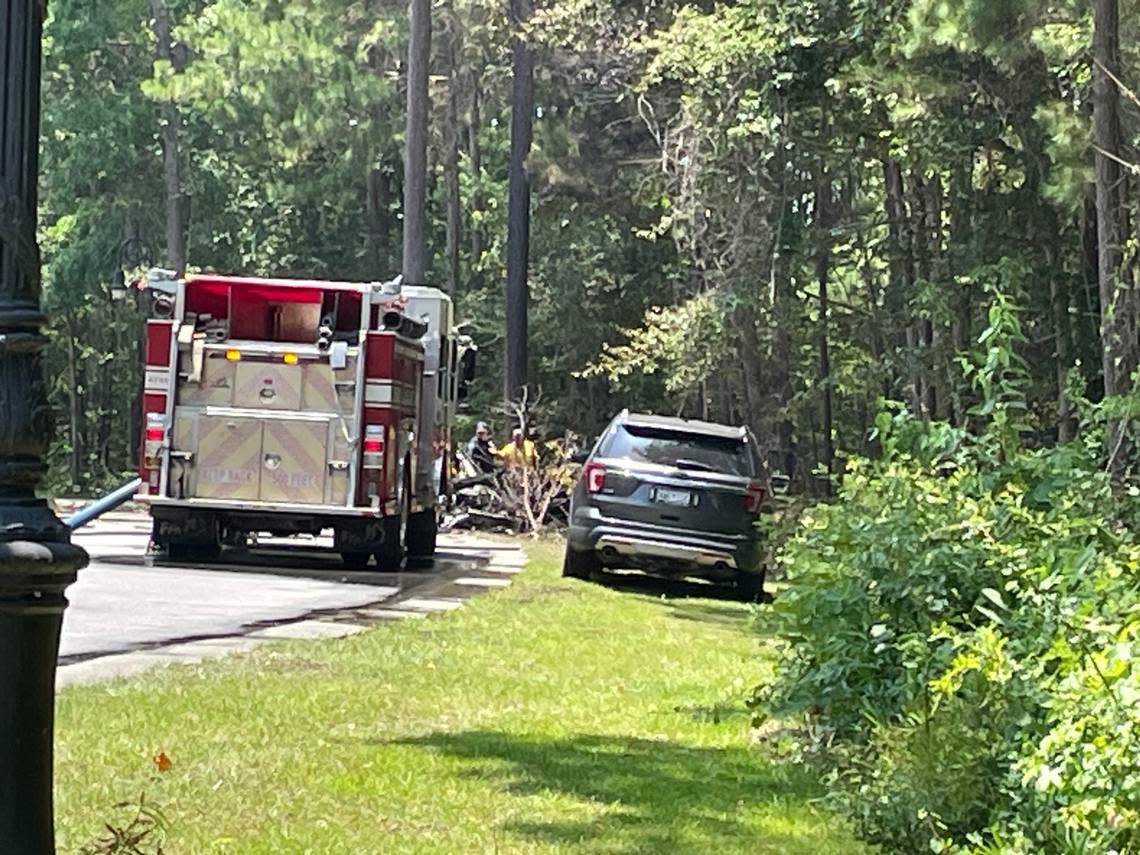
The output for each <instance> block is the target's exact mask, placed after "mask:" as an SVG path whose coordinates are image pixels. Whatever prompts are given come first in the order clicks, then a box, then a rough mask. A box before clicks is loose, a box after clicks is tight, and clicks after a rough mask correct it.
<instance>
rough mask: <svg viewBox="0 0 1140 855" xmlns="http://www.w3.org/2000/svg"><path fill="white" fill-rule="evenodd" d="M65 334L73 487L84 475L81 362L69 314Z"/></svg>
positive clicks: (70, 473)
mask: <svg viewBox="0 0 1140 855" xmlns="http://www.w3.org/2000/svg"><path fill="white" fill-rule="evenodd" d="M64 333H65V335H66V336H67V416H68V418H67V434H68V438H69V439H70V440H71V454H70V455H69V457H68V475H69V476H70V480H71V484H72V486H77V485H78V484H79V479H80V476H81V474H82V455H81V454H80V450H79V446H80V444H81V443H82V441H83V440H82V438H81V437H80V435H79V413H80V410H81V407H80V404H79V360H78V358H77V357H76V353H75V327H74V324H73V323H72V319H71V315H70V314H68V315H67V318H66V319H65V322H64Z"/></svg>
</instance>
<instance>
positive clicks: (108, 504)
mask: <svg viewBox="0 0 1140 855" xmlns="http://www.w3.org/2000/svg"><path fill="white" fill-rule="evenodd" d="M141 485H142V478H135V479H133V480H131V481H128V482H127V483H126V484H124V485H123V486H121V487H119V488H117V489H116V490H115V491H114V492H113V493H108V494H107V495H106V496H104V497H103V498H102V499H99V500H97V501H94V502H92V503H91V504H89V505H84V506H83V507H82V508H80V509H79V510H78V511H76V512H75V513H73V514H72V515H71V516H69V517H67V518H66V519H64V521H63V524H64V525H65V526H67V527H68V528H70V529H72V530H75V529H77V528H80V527H82V526H85V525H87V523H89V522H91V521H92V520H93V519H97V518H99V517H101V516H103V514H105V513H107V512H108V511H113V510H115V508H117V507H119V505H121V504H123V502H127V501H129V500H130V499H131V498H132V497H133V496H134V495H135V493H136V492H138V489H139V487H140V486H141Z"/></svg>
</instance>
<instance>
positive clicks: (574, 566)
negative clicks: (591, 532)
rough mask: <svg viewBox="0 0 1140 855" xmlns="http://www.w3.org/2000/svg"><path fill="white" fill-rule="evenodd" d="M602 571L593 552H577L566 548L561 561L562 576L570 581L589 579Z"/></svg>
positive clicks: (568, 547)
mask: <svg viewBox="0 0 1140 855" xmlns="http://www.w3.org/2000/svg"><path fill="white" fill-rule="evenodd" d="M601 569H602V562H600V561H599V560H598V559H597V558H596V557H595V556H594V553H593V552H579V551H578V550H577V549H572V548H571V547H570V546H567V547H566V557H565V558H563V559H562V575H563V576H565V577H567V578H570V579H589V578H590V577H592V576H593V575H594V574H595V573H598V572H599V571H601Z"/></svg>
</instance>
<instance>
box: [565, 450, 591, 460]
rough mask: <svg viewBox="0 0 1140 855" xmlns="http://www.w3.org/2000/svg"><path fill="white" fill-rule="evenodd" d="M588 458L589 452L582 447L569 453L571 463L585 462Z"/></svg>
mask: <svg viewBox="0 0 1140 855" xmlns="http://www.w3.org/2000/svg"><path fill="white" fill-rule="evenodd" d="M589 459H590V452H589V451H587V450H586V449H584V448H579V449H578V450H577V451H575V452H574V453H573V454H571V455H570V462H571V463H585V462H586V461H587V460H589Z"/></svg>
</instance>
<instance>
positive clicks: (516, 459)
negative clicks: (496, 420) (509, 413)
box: [499, 428, 538, 469]
mask: <svg viewBox="0 0 1140 855" xmlns="http://www.w3.org/2000/svg"><path fill="white" fill-rule="evenodd" d="M499 459H500V460H502V461H503V462H504V463H505V464H507V465H508V466H523V467H525V468H527V469H533V468H534V467H535V466H537V465H538V450H537V449H536V448H535V447H534V443H533V442H531V441H530V440H529V439H527V438H526V436H524V435H523V432H522V430H521V429H519V428H515V429H514V431H512V432H511V441H510V442H508V443H507V444H506V445H504V446H503V447H502V448H500V449H499Z"/></svg>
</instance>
